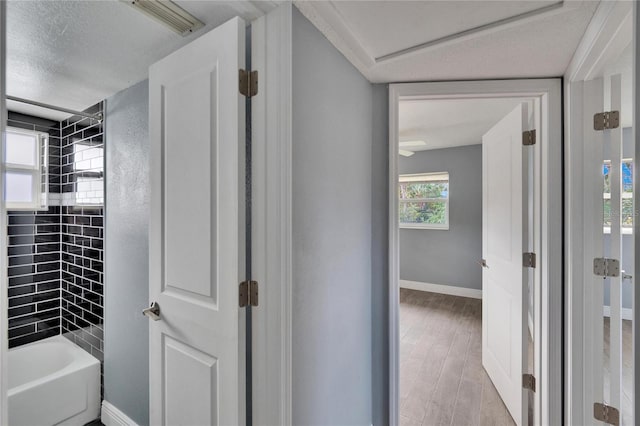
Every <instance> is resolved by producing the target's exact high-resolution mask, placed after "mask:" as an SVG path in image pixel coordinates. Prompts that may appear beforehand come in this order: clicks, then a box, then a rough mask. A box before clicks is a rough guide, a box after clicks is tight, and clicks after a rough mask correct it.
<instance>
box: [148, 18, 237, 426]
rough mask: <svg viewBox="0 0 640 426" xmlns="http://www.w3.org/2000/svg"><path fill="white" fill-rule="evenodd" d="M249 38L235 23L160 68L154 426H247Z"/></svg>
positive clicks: (155, 139)
mask: <svg viewBox="0 0 640 426" xmlns="http://www.w3.org/2000/svg"><path fill="white" fill-rule="evenodd" d="M244 34H245V24H244V22H243V21H242V20H241V19H239V18H234V19H232V20H231V21H229V22H227V23H225V24H223V25H221V26H220V27H218V28H216V29H214V30H212V31H211V32H209V33H207V34H205V35H203V36H201V37H200V38H198V39H196V40H195V41H193V42H191V43H189V44H188V45H186V46H185V47H183V48H181V49H180V50H178V51H176V52H174V53H172V54H171V55H169V56H167V57H166V58H164V59H163V60H161V61H159V62H157V63H156V64H154V65H153V66H152V67H151V68H150V73H149V102H150V105H149V114H150V118H149V120H150V121H149V125H150V128H149V131H150V138H151V182H152V184H151V185H152V192H151V216H150V222H151V225H150V233H149V235H150V237H149V243H150V247H149V250H150V273H149V280H150V282H149V297H150V300H151V301H153V302H157V303H158V305H159V308H160V318H159V319H158V320H156V321H150V329H149V334H150V338H149V344H150V345H149V364H150V380H149V382H150V383H149V385H150V423H151V424H152V425H189V426H200V425H239V424H244V336H243V333H242V332H243V330H244V326H243V320H242V318H241V315H240V310H239V309H240V308H239V306H238V283H239V282H240V281H241V279H240V277H241V276H242V275H243V274H244V272H243V271H244V264H243V260H242V259H243V253H244V247H243V229H244V221H243V217H244V215H243V211H244V208H243V198H244V197H243V196H240V194H241V193H243V192H244V186H243V185H244V180H243V178H242V176H243V169H244V167H240V164H241V163H242V162H243V161H244V159H243V152H244V140H245V137H244V135H245V115H244V108H245V99H244V97H242V96H241V95H240V93H239V91H238V70H239V69H241V68H244V58H245V53H244V52H245V36H244ZM241 182H242V186H241Z"/></svg>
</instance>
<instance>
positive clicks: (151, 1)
mask: <svg viewBox="0 0 640 426" xmlns="http://www.w3.org/2000/svg"><path fill="white" fill-rule="evenodd" d="M123 1H126V2H127V3H129V4H130V5H131V6H133V7H134V8H136V9H138V10H139V11H141V12H144V13H146V14H147V15H149V16H150V17H152V18H154V19H155V20H157V21H158V22H161V23H163V24H165V25H166V26H168V27H169V28H171V29H172V30H173V31H175V32H177V33H178V34H181V35H183V36H187V35H189V34H191V33H192V32H194V31H195V30H197V29H199V28H202V27H203V26H204V23H203V22H202V21H200V20H199V19H198V18H196V17H195V16H193V15H192V14H190V13H189V12H187V11H186V10H184V9H183V8H181V7H180V6H178V5H177V4H175V3H174V2H172V1H169V0H123Z"/></svg>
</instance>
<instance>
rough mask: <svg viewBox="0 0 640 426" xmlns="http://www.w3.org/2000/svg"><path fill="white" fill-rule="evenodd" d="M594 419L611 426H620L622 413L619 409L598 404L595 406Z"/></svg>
mask: <svg viewBox="0 0 640 426" xmlns="http://www.w3.org/2000/svg"><path fill="white" fill-rule="evenodd" d="M593 418H595V419H596V420H600V421H601V422H604V423H607V424H610V425H614V426H618V425H619V424H620V411H619V410H618V409H617V408H614V407H610V406H608V405H606V404H601V403H599V402H596V403H595V404H593Z"/></svg>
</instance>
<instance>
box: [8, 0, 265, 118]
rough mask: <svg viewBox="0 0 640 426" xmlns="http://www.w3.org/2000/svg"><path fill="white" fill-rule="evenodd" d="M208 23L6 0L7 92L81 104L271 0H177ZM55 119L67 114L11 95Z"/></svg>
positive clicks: (77, 4) (84, 5) (111, 8)
mask: <svg viewBox="0 0 640 426" xmlns="http://www.w3.org/2000/svg"><path fill="white" fill-rule="evenodd" d="M176 3H178V4H179V5H180V6H182V7H183V8H184V9H186V10H187V11H188V12H190V13H192V14H193V15H195V16H196V17H197V18H199V19H200V20H201V21H203V22H204V23H205V24H206V25H205V27H203V28H202V29H200V30H198V31H196V32H195V33H194V34H192V35H190V36H188V37H182V36H180V35H178V34H176V33H174V32H173V31H172V30H171V29H169V28H167V27H165V26H164V25H162V24H160V23H158V22H157V21H155V20H153V19H152V18H150V17H148V16H147V15H145V14H143V13H141V12H139V11H138V10H136V9H134V8H133V7H131V6H129V5H128V4H127V3H126V2H122V1H117V0H108V1H88V0H83V1H66V0H56V1H10V2H7V33H8V34H7V94H9V95H12V96H17V97H20V98H26V99H31V100H36V101H40V102H44V103H49V104H54V105H59V106H63V107H66V108H71V109H75V110H83V109H85V108H87V107H89V106H91V105H93V104H95V103H97V102H99V101H101V100H102V99H105V98H107V97H109V96H111V95H113V94H115V93H117V92H118V91H120V90H123V89H125V88H127V87H129V86H131V85H132V84H134V83H137V82H139V81H142V80H144V79H145V78H146V77H147V74H148V68H149V65H151V64H153V63H154V62H156V61H158V60H159V59H161V58H163V57H164V56H166V55H167V54H169V53H171V52H172V51H174V50H176V49H177V48H179V47H181V46H182V45H184V44H186V43H188V42H189V41H190V40H192V39H194V38H196V37H198V36H199V35H201V34H203V33H204V32H206V31H208V30H210V29H212V28H214V27H216V26H218V25H220V24H222V23H224V22H225V21H227V20H229V19H231V18H233V17H234V16H241V17H242V18H244V19H245V20H246V21H251V20H253V19H255V18H257V17H259V16H261V15H263V14H264V13H265V12H267V11H269V10H271V9H272V8H274V7H275V6H276V3H277V2H276V1H176ZM8 107H9V109H10V110H13V111H18V112H24V113H31V114H35V115H38V116H41V117H45V118H51V119H56V120H61V119H64V118H66V117H67V116H68V114H64V113H57V112H53V111H50V110H45V109H41V108H36V107H29V106H25V105H23V104H18V103H15V102H9V103H8Z"/></svg>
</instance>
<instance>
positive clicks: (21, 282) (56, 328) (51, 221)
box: [8, 103, 104, 360]
mask: <svg viewBox="0 0 640 426" xmlns="http://www.w3.org/2000/svg"><path fill="white" fill-rule="evenodd" d="M102 109H103V103H100V104H98V105H96V106H94V107H92V108H90V109H89V110H88V111H89V112H99V111H102ZM18 124H21V125H20V126H18ZM9 125H10V126H15V127H22V128H30V129H35V130H40V131H46V132H48V133H49V134H50V149H49V158H50V170H49V183H50V194H51V196H50V207H49V209H48V210H47V211H46V212H10V213H9V218H8V219H9V255H10V260H9V276H10V279H9V286H10V290H9V296H10V299H9V327H10V331H9V335H10V346H12V347H13V346H18V345H21V344H25V343H29V342H32V341H35V340H39V339H42V338H45V337H49V336H51V335H56V334H60V333H63V334H64V335H65V336H66V337H67V338H69V339H71V340H73V341H74V342H75V343H76V344H78V345H79V346H81V347H82V348H84V349H85V350H86V351H87V352H90V353H91V354H93V355H94V356H96V357H97V358H98V359H100V360H102V358H103V356H102V353H103V294H104V293H103V263H102V262H103V234H104V226H103V214H104V155H103V152H104V151H103V146H104V145H103V124H102V123H99V122H98V121H96V120H91V119H87V118H81V117H72V118H70V119H68V120H65V121H63V122H59V123H57V122H49V121H47V120H42V119H38V118H35V117H28V116H22V115H18V114H10V123H9ZM28 126H31V127H28ZM34 126H37V127H34ZM43 126H44V127H46V128H44V127H43Z"/></svg>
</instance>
